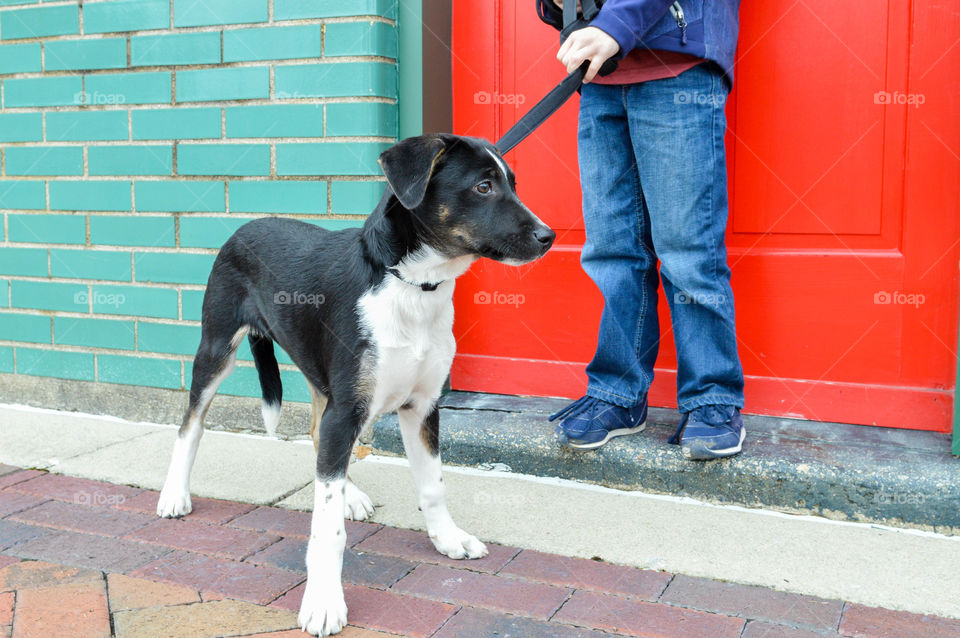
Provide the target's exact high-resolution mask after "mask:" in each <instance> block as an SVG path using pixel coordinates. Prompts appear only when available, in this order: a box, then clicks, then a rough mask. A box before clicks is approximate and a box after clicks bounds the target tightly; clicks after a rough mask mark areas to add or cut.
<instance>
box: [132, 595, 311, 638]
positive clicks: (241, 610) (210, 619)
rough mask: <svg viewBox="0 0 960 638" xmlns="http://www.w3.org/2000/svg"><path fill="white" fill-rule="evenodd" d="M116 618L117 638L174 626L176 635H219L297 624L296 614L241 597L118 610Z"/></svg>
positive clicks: (162, 632)
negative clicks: (252, 602) (256, 603)
mask: <svg viewBox="0 0 960 638" xmlns="http://www.w3.org/2000/svg"><path fill="white" fill-rule="evenodd" d="M113 619H114V626H115V628H116V635H117V638H143V637H145V636H164V635H170V634H168V633H167V632H169V631H170V629H171V628H175V630H176V633H175V634H173V635H176V636H190V637H191V638H216V637H217V636H236V635H242V634H245V633H257V632H260V633H262V632H266V631H276V630H278V629H292V628H293V627H296V626H297V617H296V615H295V614H293V613H290V612H288V611H283V610H280V609H274V608H271V607H263V606H261V605H253V604H251V603H246V602H243V601H239V600H215V601H213V602H209V603H197V604H194V605H171V606H166V607H151V608H149V609H134V610H129V611H121V612H117V613H115V614H114V615H113Z"/></svg>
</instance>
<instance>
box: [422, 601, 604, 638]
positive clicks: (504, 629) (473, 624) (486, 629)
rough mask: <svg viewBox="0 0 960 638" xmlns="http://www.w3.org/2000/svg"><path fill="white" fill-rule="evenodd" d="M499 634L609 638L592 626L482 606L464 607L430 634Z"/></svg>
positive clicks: (463, 637)
mask: <svg viewBox="0 0 960 638" xmlns="http://www.w3.org/2000/svg"><path fill="white" fill-rule="evenodd" d="M478 636H497V637H500V636H502V637H503V638H507V637H511V638H512V637H516V638H609V637H610V634H608V633H606V632H602V631H596V630H594V629H583V628H582V627H571V626H569V625H560V624H558V623H552V622H543V621H540V620H531V619H530V618H521V617H520V616H510V615H506V614H499V613H496V612H490V611H486V610H481V609H471V608H469V607H464V608H463V609H461V610H460V611H459V612H457V615H456V616H454V617H453V618H451V619H450V620H449V621H447V623H446V624H445V625H444V626H443V627H442V628H441V629H440V631H438V632H437V633H435V634H434V635H433V638H477V637H478Z"/></svg>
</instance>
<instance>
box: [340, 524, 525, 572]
mask: <svg viewBox="0 0 960 638" xmlns="http://www.w3.org/2000/svg"><path fill="white" fill-rule="evenodd" d="M486 545H487V550H489V552H490V553H489V554H487V555H486V556H484V557H483V558H477V559H472V560H458V559H454V558H450V557H448V556H444V555H443V554H440V553H439V552H438V551H437V549H436V548H435V547H434V546H433V543H432V542H431V541H430V538H429V537H428V536H427V533H426V532H418V531H416V530H410V529H397V528H393V527H385V528H383V529H382V530H380V531H379V532H377V533H376V534H374V535H372V536H370V537H369V538H367V539H365V540H364V541H363V542H362V543H359V544H357V546H356V547H357V549H358V550H359V551H363V552H374V553H377V554H389V555H391V556H402V557H403V558H406V559H407V560H413V561H418V562H425V563H438V564H440V565H446V566H448V567H457V568H464V569H469V570H472V571H476V572H496V571H498V570H499V569H500V568H502V567H503V566H504V565H506V564H507V562H509V561H510V559H511V558H513V557H514V556H515V555H516V554H517V552H518V551H520V550H519V549H517V548H516V547H506V546H504V545H497V544H495V543H487V544H486Z"/></svg>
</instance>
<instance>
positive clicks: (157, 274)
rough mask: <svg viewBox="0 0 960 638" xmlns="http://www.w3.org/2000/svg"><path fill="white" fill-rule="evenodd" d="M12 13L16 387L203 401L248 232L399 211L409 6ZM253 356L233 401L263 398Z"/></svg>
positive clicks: (10, 162) (234, 387)
mask: <svg viewBox="0 0 960 638" xmlns="http://www.w3.org/2000/svg"><path fill="white" fill-rule="evenodd" d="M0 4H5V5H11V4H12V5H16V6H14V7H12V8H5V9H4V10H3V11H0V84H2V102H0V150H2V154H3V162H2V170H0V222H2V223H0V372H2V373H10V372H14V373H16V374H26V375H40V376H54V377H61V378H65V379H82V380H90V381H98V382H104V383H125V384H140V385H147V386H153V387H163V388H181V389H182V388H185V387H189V383H190V374H191V365H190V364H191V360H192V357H193V354H194V353H195V352H196V348H197V345H198V342H199V338H200V324H199V321H200V316H201V307H202V302H203V294H204V286H205V284H206V280H207V277H208V275H209V271H210V267H211V265H212V263H213V260H214V258H215V256H216V252H217V249H218V248H219V246H220V245H222V243H223V242H224V241H225V240H226V239H227V238H228V237H229V236H230V234H232V233H233V232H234V231H235V230H236V229H237V228H238V227H239V226H241V225H243V224H245V223H247V222H248V221H250V220H252V219H256V218H258V217H260V216H263V215H286V216H291V217H295V218H298V219H302V220H304V221H307V222H309V223H312V224H316V225H319V226H322V227H324V228H330V229H341V228H348V227H357V226H359V225H361V224H362V223H363V219H364V217H365V216H366V215H367V214H368V213H369V212H370V211H371V210H372V209H373V207H374V206H375V205H376V202H377V201H378V200H379V198H380V195H381V193H382V192H383V185H384V181H383V177H382V175H381V174H380V170H379V167H378V165H377V163H376V159H377V156H378V155H379V153H380V152H381V151H382V150H383V149H385V148H387V147H388V146H389V145H390V144H391V143H392V142H393V141H394V140H395V139H396V137H397V130H398V125H397V122H398V105H397V85H398V68H397V65H396V63H395V59H396V57H397V24H396V18H397V6H396V0H352V1H351V2H343V1H342V0H316V1H311V2H304V1H303V0H272V2H271V1H270V0H244V1H243V2H237V1H235V0H173V2H172V3H171V2H170V1H169V0H97V1H96V2H87V3H81V2H71V1H65V0H60V1H58V2H56V3H54V4H51V5H46V4H44V3H42V2H40V1H39V0H13V1H10V0H0ZM21 5H22V6H21ZM271 6H272V14H271ZM275 21H276V22H275ZM277 356H278V360H279V361H280V363H281V368H282V370H281V374H282V377H283V380H284V385H285V387H284V395H285V400H293V401H309V394H308V392H307V388H306V385H305V383H304V382H303V379H302V376H301V375H300V373H299V372H297V371H296V370H295V368H294V367H293V364H292V361H290V359H289V357H288V356H287V355H286V354H285V353H283V352H282V351H280V350H279V349H278V350H277ZM238 358H239V363H238V366H237V371H236V372H235V373H234V374H233V375H232V376H231V377H230V378H229V379H228V380H227V381H226V382H225V383H224V386H223V388H222V390H223V391H224V392H226V393H232V394H238V395H244V396H259V393H260V389H259V385H258V383H257V380H256V372H255V370H254V368H253V365H252V360H251V357H250V352H249V348H248V346H247V345H246V343H244V344H243V345H242V346H241V348H240V352H238Z"/></svg>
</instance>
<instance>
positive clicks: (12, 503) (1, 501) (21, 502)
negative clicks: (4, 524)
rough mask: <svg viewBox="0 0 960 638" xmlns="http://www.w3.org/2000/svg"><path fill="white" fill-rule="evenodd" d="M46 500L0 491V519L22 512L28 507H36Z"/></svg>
mask: <svg viewBox="0 0 960 638" xmlns="http://www.w3.org/2000/svg"><path fill="white" fill-rule="evenodd" d="M45 501H46V499H44V498H40V497H37V496H32V495H30V494H20V493H18V492H14V491H13V490H2V491H0V517H3V516H7V515H8V514H14V513H16V512H22V511H23V510H25V509H28V508H30V507H36V506H37V505H39V504H40V503H43V502H45Z"/></svg>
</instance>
